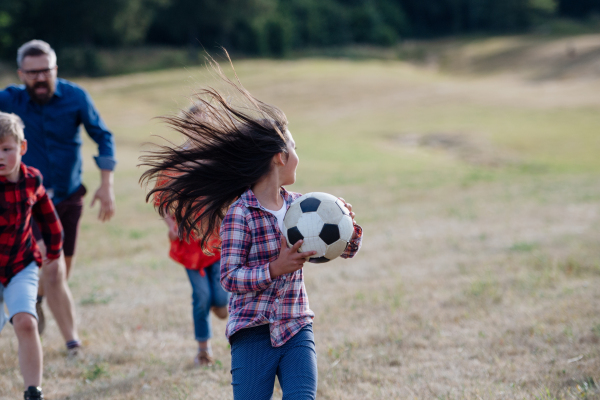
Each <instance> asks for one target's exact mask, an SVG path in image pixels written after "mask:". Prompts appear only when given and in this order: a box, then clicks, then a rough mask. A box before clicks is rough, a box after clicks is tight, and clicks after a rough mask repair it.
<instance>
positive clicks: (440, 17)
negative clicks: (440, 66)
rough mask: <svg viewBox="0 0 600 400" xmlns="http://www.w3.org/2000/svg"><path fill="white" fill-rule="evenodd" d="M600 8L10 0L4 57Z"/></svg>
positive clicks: (362, 35) (434, 33)
mask: <svg viewBox="0 0 600 400" xmlns="http://www.w3.org/2000/svg"><path fill="white" fill-rule="evenodd" d="M595 13H598V14H600V0H103V1H97V0H77V1H72V0H19V1H15V0H0V57H3V58H7V57H10V58H12V57H13V56H14V52H15V50H16V48H17V47H18V46H19V45H20V44H21V43H23V42H25V41H27V40H29V39H31V38H40V39H44V40H46V41H48V42H50V43H51V44H52V45H53V46H54V47H55V48H57V49H58V50H60V49H62V48H69V47H81V48H85V47H121V46H131V45H140V44H146V45H171V46H183V45H187V46H190V47H198V46H201V45H202V46H205V47H206V48H207V49H208V48H211V49H212V48H214V46H215V45H220V46H224V47H226V48H227V49H230V50H232V51H237V52H240V53H243V54H247V55H260V56H284V55H285V54H286V53H288V52H289V51H292V50H296V49H302V48H307V47H328V46H340V45H347V44H354V43H356V44H374V45H380V46H387V45H391V44H394V43H396V42H397V41H398V40H399V39H401V38H431V37H439V36H444V35H455V34H469V33H512V32H521V31H524V30H526V29H528V28H530V27H531V26H533V25H534V24H536V23H539V21H542V20H544V19H548V18H555V17H557V16H558V17H568V18H575V19H585V18H588V17H589V16H590V15H593V14H595Z"/></svg>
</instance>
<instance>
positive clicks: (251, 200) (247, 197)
mask: <svg viewBox="0 0 600 400" xmlns="http://www.w3.org/2000/svg"><path fill="white" fill-rule="evenodd" d="M279 192H280V193H281V195H282V196H283V199H284V200H285V202H286V203H287V204H288V205H290V204H291V203H292V196H291V195H290V194H289V193H288V191H287V190H285V189H284V188H283V187H281V188H279ZM240 199H241V200H242V204H244V206H246V207H248V208H263V207H262V206H261V205H260V202H259V201H258V199H257V198H256V196H255V195H254V192H253V191H252V189H248V190H246V191H245V192H244V193H243V194H242V195H241V196H240Z"/></svg>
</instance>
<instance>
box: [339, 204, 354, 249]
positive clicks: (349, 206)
mask: <svg viewBox="0 0 600 400" xmlns="http://www.w3.org/2000/svg"><path fill="white" fill-rule="evenodd" d="M338 199H340V200H341V201H342V203H344V205H345V206H346V208H347V209H348V211H350V218H352V225H356V221H355V220H354V217H355V216H356V214H354V213H353V212H352V204H350V203H346V200H344V199H343V198H341V197H338ZM352 239H356V229H355V230H354V232H353V233H352V238H351V239H350V240H352Z"/></svg>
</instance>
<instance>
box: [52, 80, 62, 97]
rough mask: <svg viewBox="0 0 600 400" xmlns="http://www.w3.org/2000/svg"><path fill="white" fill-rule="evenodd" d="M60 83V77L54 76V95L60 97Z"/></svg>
mask: <svg viewBox="0 0 600 400" xmlns="http://www.w3.org/2000/svg"><path fill="white" fill-rule="evenodd" d="M61 87H62V83H61V81H60V79H58V78H56V88H55V89H54V96H56V97H62V89H61Z"/></svg>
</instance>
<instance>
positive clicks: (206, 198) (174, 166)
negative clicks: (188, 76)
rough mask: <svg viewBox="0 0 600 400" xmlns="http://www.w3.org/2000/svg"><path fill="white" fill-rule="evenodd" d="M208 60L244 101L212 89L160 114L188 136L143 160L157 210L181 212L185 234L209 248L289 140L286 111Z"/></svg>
mask: <svg viewBox="0 0 600 400" xmlns="http://www.w3.org/2000/svg"><path fill="white" fill-rule="evenodd" d="M225 54H226V55H227V58H228V59H229V55H228V54H227V52H225ZM207 59H208V64H209V68H210V69H211V70H212V71H213V72H214V73H215V74H216V75H217V76H218V77H219V78H220V80H222V81H223V82H224V83H225V84H226V85H227V86H229V87H231V88H233V89H234V93H235V99H236V100H237V102H239V103H240V104H237V105H234V104H232V103H231V102H229V101H227V99H226V98H225V97H224V96H223V95H221V93H219V92H218V91H217V90H216V89H214V88H212V87H206V88H201V89H200V90H199V91H198V92H197V93H196V94H195V96H194V99H193V101H194V102H195V103H196V109H195V110H194V109H190V110H187V111H182V112H181V113H180V114H179V115H172V116H163V117H159V118H160V119H162V120H163V121H164V122H165V123H166V124H167V125H168V126H170V127H171V128H172V129H174V130H175V131H177V132H180V133H181V134H183V135H184V137H185V138H186V140H185V142H184V144H181V145H175V144H173V143H170V142H169V143H168V144H167V145H156V148H155V149H154V150H152V151H147V152H146V154H145V155H143V156H141V157H140V161H141V164H140V165H141V166H146V167H149V168H148V169H147V170H146V171H145V172H144V173H143V174H142V176H141V178H140V183H142V184H144V183H145V184H146V185H148V186H149V187H150V186H151V185H150V183H151V182H154V186H153V188H152V189H151V190H150V191H149V192H148V194H147V195H146V201H147V202H148V201H149V200H150V199H151V198H156V199H157V201H156V202H155V205H156V208H157V210H158V213H159V214H160V215H161V217H165V216H166V215H171V216H172V217H174V218H175V220H176V221H177V225H178V227H179V232H178V233H179V236H180V237H182V238H185V239H189V238H192V237H193V238H196V239H197V238H200V239H201V245H202V248H203V250H204V251H205V252H207V253H210V249H207V248H206V244H207V241H208V239H209V238H210V236H211V235H212V234H213V233H215V232H217V229H218V228H219V227H220V225H221V222H222V221H223V218H224V217H225V214H226V213H227V209H228V208H229V206H230V205H231V204H232V203H233V202H234V201H235V200H236V199H238V198H239V196H240V195H241V194H242V193H244V191H246V190H247V189H248V188H250V187H251V186H252V185H254V184H255V183H256V182H257V181H258V180H259V179H260V178H261V177H263V176H264V175H266V174H267V173H268V172H269V171H270V169H271V165H272V159H273V156H274V155H276V154H278V153H281V152H284V153H286V154H287V152H288V150H287V142H288V140H289V138H288V135H287V134H286V130H287V125H288V121H287V118H286V116H285V114H284V113H283V112H282V111H281V110H280V109H278V108H277V107H274V106H271V105H268V104H266V103H263V102H262V101H260V100H258V99H256V98H255V97H254V96H252V95H251V94H250V93H249V92H248V91H247V90H246V89H245V88H244V87H243V86H242V84H241V82H240V81H239V79H238V77H237V74H236V75H235V78H236V82H233V81H232V80H230V79H229V78H227V77H226V76H225V74H224V73H223V71H222V70H221V68H220V66H219V64H218V63H217V62H216V61H215V60H214V59H213V58H212V57H208V58H207ZM229 62H230V64H231V59H229ZM231 66H232V68H233V64H231ZM234 72H235V70H234ZM165 177H167V179H165ZM157 181H158V184H157ZM161 181H164V183H161ZM155 196H156V197H155Z"/></svg>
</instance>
